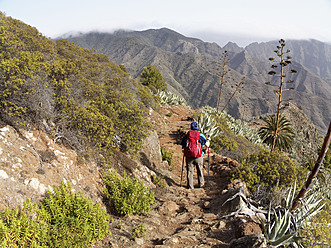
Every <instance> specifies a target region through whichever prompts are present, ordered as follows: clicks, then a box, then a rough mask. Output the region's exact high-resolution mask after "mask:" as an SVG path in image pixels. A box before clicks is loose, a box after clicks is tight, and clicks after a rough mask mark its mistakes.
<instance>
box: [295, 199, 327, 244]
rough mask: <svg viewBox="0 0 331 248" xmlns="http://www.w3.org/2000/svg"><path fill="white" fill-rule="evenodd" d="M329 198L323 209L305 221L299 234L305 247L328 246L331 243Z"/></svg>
mask: <svg viewBox="0 0 331 248" xmlns="http://www.w3.org/2000/svg"><path fill="white" fill-rule="evenodd" d="M330 223H331V200H327V202H326V204H325V206H324V208H323V210H322V211H321V212H319V213H318V214H317V215H315V216H313V217H312V218H311V219H309V220H307V223H305V225H304V227H303V229H302V231H301V233H300V234H301V235H302V236H303V244H304V246H305V247H309V248H310V247H320V248H322V247H329V245H330V244H331V225H330Z"/></svg>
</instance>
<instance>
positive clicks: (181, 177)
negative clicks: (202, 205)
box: [180, 154, 185, 187]
mask: <svg viewBox="0 0 331 248" xmlns="http://www.w3.org/2000/svg"><path fill="white" fill-rule="evenodd" d="M184 158H185V156H184V154H183V163H182V173H181V174H180V187H182V179H183V170H184Z"/></svg>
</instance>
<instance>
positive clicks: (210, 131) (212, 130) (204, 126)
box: [198, 113, 223, 138]
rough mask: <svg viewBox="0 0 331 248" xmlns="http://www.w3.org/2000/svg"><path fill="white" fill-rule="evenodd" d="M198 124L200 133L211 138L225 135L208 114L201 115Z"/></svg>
mask: <svg viewBox="0 0 331 248" xmlns="http://www.w3.org/2000/svg"><path fill="white" fill-rule="evenodd" d="M198 123H199V128H200V132H201V133H203V134H204V135H205V136H207V137H209V138H211V137H216V136H218V135H220V134H222V133H223V132H222V131H221V130H219V128H218V127H217V123H216V121H215V119H214V118H213V117H212V116H211V115H209V114H207V113H201V114H200V116H199V117H198Z"/></svg>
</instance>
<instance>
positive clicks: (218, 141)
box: [211, 135, 238, 152]
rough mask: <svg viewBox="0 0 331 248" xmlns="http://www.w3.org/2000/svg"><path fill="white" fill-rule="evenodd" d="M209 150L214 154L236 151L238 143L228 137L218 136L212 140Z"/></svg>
mask: <svg viewBox="0 0 331 248" xmlns="http://www.w3.org/2000/svg"><path fill="white" fill-rule="evenodd" d="M211 149H213V150H214V151H215V152H220V151H222V150H223V149H227V150H229V151H233V150H237V149H238V143H237V141H235V140H234V139H231V138H229V137H228V136H225V135H219V136H217V137H213V138H212V142H211Z"/></svg>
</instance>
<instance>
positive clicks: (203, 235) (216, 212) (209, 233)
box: [110, 106, 236, 248]
mask: <svg viewBox="0 0 331 248" xmlns="http://www.w3.org/2000/svg"><path fill="white" fill-rule="evenodd" d="M193 113H194V111H193V110H191V109H188V108H186V107H183V106H173V107H164V108H162V109H161V115H160V114H159V113H156V112H153V113H152V114H151V116H150V118H151V121H152V122H153V124H154V129H155V130H156V131H157V134H158V136H159V142H160V145H161V146H164V147H165V148H166V150H167V151H170V152H173V166H169V169H170V170H171V172H172V173H173V174H174V175H175V176H174V177H173V179H174V180H173V181H172V183H170V185H168V186H167V187H165V188H158V189H157V190H156V199H157V204H156V206H155V207H154V208H153V209H152V210H151V211H150V213H149V214H148V215H147V216H145V217H142V216H130V217H127V218H126V219H125V220H124V221H125V225H122V226H123V227H124V228H123V229H118V228H116V227H117V226H118V225H119V223H121V221H123V219H118V220H115V222H114V223H113V224H112V226H113V227H114V228H112V229H113V234H114V235H113V237H112V238H111V242H110V243H111V246H110V247H163V248H168V247H221V248H225V247H229V243H230V241H231V240H232V239H233V238H235V236H236V230H235V228H234V225H233V224H232V222H227V221H225V220H224V221H223V220H222V219H220V215H222V211H223V209H222V203H223V202H224V201H225V197H224V195H223V194H222V190H223V189H224V188H225V187H226V185H228V183H229V181H228V179H227V173H226V172H227V171H228V170H226V169H221V170H218V171H217V173H213V172H212V170H210V172H209V186H207V181H208V170H207V169H208V159H207V158H208V155H207V154H205V156H204V167H205V168H204V176H205V181H206V185H205V187H204V188H196V189H193V190H190V189H186V187H185V186H186V169H185V166H184V172H183V180H182V184H181V185H182V186H181V187H180V183H181V182H180V178H181V170H182V164H183V153H182V148H181V146H180V140H181V135H180V134H185V133H186V132H187V131H189V129H190V124H191V122H192V121H193V119H192V116H193ZM209 165H210V168H212V167H213V168H228V166H227V165H226V159H225V158H223V157H222V156H219V155H216V154H214V153H213V152H211V151H210V164H209ZM229 170H230V169H229ZM197 184H198V180H197V173H196V171H195V175H194V185H195V187H196V186H198V185H197ZM138 223H142V224H143V225H144V227H145V228H146V233H145V237H144V238H135V239H133V240H131V241H128V237H129V236H130V228H131V230H132V228H133V227H134V226H136V225H137V224H138ZM130 226H131V227H130ZM125 237H126V238H125Z"/></svg>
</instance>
